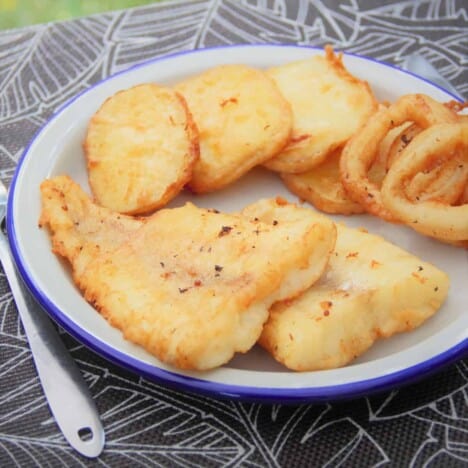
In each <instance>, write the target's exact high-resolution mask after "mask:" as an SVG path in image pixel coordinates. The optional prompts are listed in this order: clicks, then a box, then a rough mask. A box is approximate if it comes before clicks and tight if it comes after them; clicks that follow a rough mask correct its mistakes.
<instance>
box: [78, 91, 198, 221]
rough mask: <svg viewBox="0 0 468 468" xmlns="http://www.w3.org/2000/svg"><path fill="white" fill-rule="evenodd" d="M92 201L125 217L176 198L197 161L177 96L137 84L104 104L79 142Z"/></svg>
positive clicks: (193, 135) (194, 136)
mask: <svg viewBox="0 0 468 468" xmlns="http://www.w3.org/2000/svg"><path fill="white" fill-rule="evenodd" d="M84 151H85V154H86V158H87V163H88V175H89V183H90V186H91V190H92V192H93V194H94V196H95V198H96V201H97V202H98V203H99V204H100V205H102V206H105V207H107V208H110V209H112V210H114V211H118V212H120V213H126V214H143V213H148V212H151V211H154V210H155V209H157V208H159V207H161V206H163V205H165V204H166V203H167V202H169V200H171V199H172V198H173V197H175V196H176V195H177V194H178V193H179V192H180V190H181V189H182V188H183V186H184V185H185V184H186V183H187V182H188V180H189V179H190V177H191V175H192V168H193V166H194V164H195V162H196V160H197V159H198V157H199V146H198V132H197V128H196V126H195V124H194V122H193V119H192V116H191V114H190V112H189V110H188V107H187V104H186V102H185V100H184V98H183V97H182V96H180V95H179V94H178V93H177V92H175V91H174V90H172V89H169V88H165V87H161V86H158V85H156V84H141V85H138V86H134V87H132V88H129V89H126V90H123V91H120V92H118V93H116V94H114V95H113V96H111V97H110V98H109V99H107V100H106V101H105V102H104V104H103V105H102V106H101V107H100V109H99V110H98V111H97V112H96V113H95V114H94V115H93V117H92V118H91V121H90V123H89V127H88V131H87V135H86V138H85V141H84Z"/></svg>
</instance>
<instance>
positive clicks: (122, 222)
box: [39, 175, 145, 280]
mask: <svg viewBox="0 0 468 468" xmlns="http://www.w3.org/2000/svg"><path fill="white" fill-rule="evenodd" d="M41 197H42V211H41V217H40V219H39V226H40V227H42V226H47V227H48V228H49V230H50V232H51V239H52V250H53V252H54V253H55V254H57V255H61V256H62V257H65V258H67V259H68V260H69V261H70V263H71V265H72V267H73V270H72V272H73V275H74V278H75V280H76V279H77V278H79V277H80V276H81V274H82V273H83V271H84V269H85V268H86V267H87V266H88V264H89V263H90V262H91V261H92V260H94V259H95V258H96V257H97V256H99V255H103V254H106V253H108V252H110V251H112V250H113V249H115V248H116V247H117V246H118V245H119V244H122V243H123V242H124V241H127V240H129V239H130V238H131V236H132V234H133V233H134V232H135V231H136V230H137V229H139V228H140V227H141V226H142V225H143V224H144V222H145V220H144V218H143V219H138V218H133V217H130V216H125V215H121V214H119V213H116V212H114V211H112V210H109V209H107V208H103V207H101V206H98V205H96V204H94V203H93V202H92V201H91V200H90V198H89V196H88V195H87V194H86V193H85V192H83V190H82V189H81V187H80V186H79V185H78V184H77V183H76V182H74V181H73V180H72V179H71V178H70V177H68V176H65V175H64V176H57V177H54V178H53V179H47V180H45V181H44V182H42V184H41Z"/></svg>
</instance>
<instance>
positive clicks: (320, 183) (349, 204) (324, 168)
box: [281, 148, 364, 215]
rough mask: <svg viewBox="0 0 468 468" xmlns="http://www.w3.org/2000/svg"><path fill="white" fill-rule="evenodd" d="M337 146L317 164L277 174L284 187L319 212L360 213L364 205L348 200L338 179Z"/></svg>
mask: <svg viewBox="0 0 468 468" xmlns="http://www.w3.org/2000/svg"><path fill="white" fill-rule="evenodd" d="M341 150H342V149H341V148H338V149H336V150H334V151H333V153H332V154H331V155H329V156H328V157H327V159H326V160H325V161H324V162H322V163H321V164H320V165H319V166H317V167H314V168H313V169H311V170H310V171H308V172H304V173H302V174H286V173H283V174H281V178H282V179H283V182H284V183H285V185H286V187H288V189H289V190H290V191H291V192H292V193H294V194H295V195H297V196H298V197H300V198H301V199H302V200H306V201H308V202H309V203H311V204H312V205H314V206H315V207H316V208H318V209H319V210H320V211H324V212H325V213H334V214H344V215H350V214H356V213H363V212H364V208H362V206H361V205H360V204H359V203H356V202H354V201H352V200H351V199H350V198H349V197H348V195H347V194H346V191H345V189H344V187H343V184H342V183H341V178H340V156H341Z"/></svg>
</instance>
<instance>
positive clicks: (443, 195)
mask: <svg viewBox="0 0 468 468" xmlns="http://www.w3.org/2000/svg"><path fill="white" fill-rule="evenodd" d="M467 180H468V164H467V163H466V162H465V158H464V155H463V154H462V153H461V152H459V153H458V154H456V155H455V156H454V157H453V158H452V159H450V160H448V161H443V162H442V163H440V164H438V165H437V166H436V167H435V168H434V169H432V170H427V171H426V170H425V171H424V172H419V173H418V174H416V175H415V176H414V178H413V179H412V180H411V181H410V182H409V183H408V186H407V187H406V196H407V197H408V198H409V199H410V200H411V201H413V202H414V201H428V200H432V201H438V202H440V203H445V204H447V205H453V204H456V203H457V201H458V200H459V199H460V198H461V197H462V195H463V192H464V190H465V186H466V183H467Z"/></svg>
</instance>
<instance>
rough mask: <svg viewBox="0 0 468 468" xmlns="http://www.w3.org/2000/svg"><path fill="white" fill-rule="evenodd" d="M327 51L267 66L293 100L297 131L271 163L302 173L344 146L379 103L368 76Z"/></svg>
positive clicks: (274, 167) (276, 168)
mask: <svg viewBox="0 0 468 468" xmlns="http://www.w3.org/2000/svg"><path fill="white" fill-rule="evenodd" d="M325 52H326V55H325V57H322V56H318V55H316V56H313V57H311V58H309V59H307V60H301V61H297V62H291V63H287V64H285V65H281V66H278V67H274V68H271V69H269V70H268V71H267V73H268V75H269V76H270V77H271V78H273V80H274V81H275V83H276V84H277V85H278V87H279V89H280V91H281V93H282V94H283V95H284V97H285V98H286V100H287V101H288V102H289V103H290V104H291V107H292V111H293V131H292V135H291V140H290V142H289V144H288V145H287V146H286V148H285V149H284V150H283V151H282V152H281V153H280V154H279V155H278V156H276V157H275V158H273V159H271V160H269V161H267V162H266V163H265V166H266V167H267V168H268V169H271V170H274V171H278V172H289V173H301V172H305V171H308V170H310V169H312V168H313V167H315V166H317V165H319V164H320V163H321V162H322V161H324V160H325V158H326V157H327V155H328V154H330V153H331V152H332V151H333V150H334V149H335V148H337V147H339V146H342V145H343V144H344V143H345V142H346V141H347V140H348V139H349V138H350V137H351V136H352V135H353V134H354V132H355V131H356V130H357V129H358V128H359V127H360V126H361V125H363V124H364V122H365V121H366V120H367V118H368V117H369V116H370V115H371V114H372V113H373V112H375V110H376V109H377V101H376V99H375V97H374V95H373V93H372V91H371V89H370V87H369V85H368V83H367V82H366V81H362V80H360V79H358V78H356V77H355V76H353V75H351V73H349V71H348V70H347V69H346V68H345V66H344V65H343V62H342V56H341V55H335V54H334V52H333V49H332V48H331V47H326V48H325Z"/></svg>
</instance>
